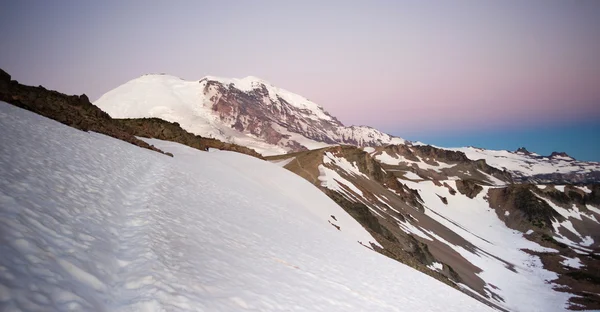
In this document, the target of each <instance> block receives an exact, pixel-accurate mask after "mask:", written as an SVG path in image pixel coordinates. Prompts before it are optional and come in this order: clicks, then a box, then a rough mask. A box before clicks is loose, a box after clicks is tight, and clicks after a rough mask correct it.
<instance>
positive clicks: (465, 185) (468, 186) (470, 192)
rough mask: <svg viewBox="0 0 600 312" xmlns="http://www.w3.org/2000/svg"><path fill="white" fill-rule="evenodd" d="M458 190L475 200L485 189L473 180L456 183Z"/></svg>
mask: <svg viewBox="0 0 600 312" xmlns="http://www.w3.org/2000/svg"><path fill="white" fill-rule="evenodd" d="M456 189H457V190H458V191H459V192H460V193H461V194H463V195H465V196H467V197H469V198H475V196H477V195H478V194H479V193H480V192H481V191H483V187H481V185H479V184H477V182H476V181H473V180H457V181H456Z"/></svg>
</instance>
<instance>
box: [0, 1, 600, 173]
mask: <svg viewBox="0 0 600 312" xmlns="http://www.w3.org/2000/svg"><path fill="white" fill-rule="evenodd" d="M0 42H2V49H0V68H3V69H4V70H6V71H8V72H9V73H10V74H11V75H12V76H13V78H14V79H17V80H19V81H20V82H22V83H25V84H31V85H43V86H45V87H47V88H49V89H57V90H59V91H62V92H65V93H71V94H81V93H85V94H87V95H88V96H89V97H90V99H92V100H95V99H97V98H98V97H99V96H101V95H102V94H103V93H105V92H107V91H109V90H111V89H112V88H115V87H117V86H118V85H120V84H122V83H125V82H126V81H128V80H130V79H133V78H136V77H138V76H140V75H142V74H146V73H159V72H164V73H169V74H172V75H175V76H179V77H182V78H184V79H190V80H192V79H193V80H196V79H200V78H202V77H203V76H206V75H215V76H223V77H245V76H249V75H252V76H257V77H260V78H262V79H265V80H268V81H270V82H271V83H273V84H274V85H276V86H279V87H282V88H285V89H288V90H290V91H293V92H295V93H298V94H301V95H303V96H305V97H307V98H309V99H311V100H312V101H314V102H316V103H318V104H320V105H322V106H323V107H324V108H325V109H326V110H327V111H329V112H330V113H331V114H332V115H334V116H337V117H338V119H340V120H341V121H342V122H343V123H344V124H347V125H351V124H359V125H370V126H374V127H376V128H378V129H380V130H383V131H386V132H388V133H391V134H394V135H398V136H401V137H404V138H407V139H411V140H420V141H423V142H425V143H431V144H436V145H440V146H457V145H476V146H481V147H486V148H496V149H510V150H513V149H516V148H517V147H519V146H526V147H528V148H529V149H530V150H532V151H535V152H538V153H541V154H549V153H550V152H552V151H553V150H559V151H566V152H567V153H569V154H571V155H572V156H574V157H576V158H579V159H583V160H596V161H600V57H599V56H600V1H597V0H590V1H583V0H581V1H552V0H543V1H533V0H531V1H512V0H508V1H474V0H473V1H399V0H390V1H364V0H363V1H333V0H332V1H260V0H259V1H241V0H240V1H228V0H225V1H200V0H194V1H183V0H180V1H158V0H156V1H153V0H146V1H134V0H128V1H77V0H72V1H62V0H54V1H46V0H44V1H33V0H30V1H10V0H4V1H2V5H1V9H0ZM574 142H575V143H577V144H574Z"/></svg>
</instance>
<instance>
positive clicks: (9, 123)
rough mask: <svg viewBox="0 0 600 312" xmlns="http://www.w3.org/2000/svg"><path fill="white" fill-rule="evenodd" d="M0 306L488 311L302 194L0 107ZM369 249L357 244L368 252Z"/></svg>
mask: <svg viewBox="0 0 600 312" xmlns="http://www.w3.org/2000/svg"><path fill="white" fill-rule="evenodd" d="M0 129H2V135H3V136H2V138H3V139H2V148H1V149H0V177H1V179H0V242H1V244H0V310H2V311H246V310H247V311H488V310H491V309H490V308H489V307H487V306H485V305H483V304H482V303H480V302H478V301H476V300H474V299H473V298H470V297H469V296H466V295H464V294H462V293H461V292H459V291H457V290H455V289H453V288H451V287H449V286H446V285H444V284H442V283H439V282H438V281H436V280H435V279H433V278H431V277H429V276H427V275H424V274H421V273H420V272H418V271H416V270H414V269H412V268H410V267H408V266H405V265H403V264H401V263H398V262H396V261H394V260H391V259H389V258H388V257H385V256H383V255H381V254H379V253H377V252H374V251H373V250H372V249H371V248H376V247H377V246H378V244H377V243H376V241H375V239H374V238H373V237H372V236H371V235H370V234H369V233H368V232H367V231H365V230H364V229H363V228H362V227H361V226H360V224H359V223H358V222H357V221H355V220H354V219H353V218H352V217H351V216H350V215H348V214H347V213H346V212H345V211H344V210H342V209H341V208H340V207H339V206H338V205H336V204H335V203H334V202H333V201H332V200H331V199H329V198H328V197H327V196H325V194H323V193H322V192H320V191H319V190H318V189H317V188H315V187H314V186H313V185H311V184H310V183H308V182H306V181H305V180H303V179H302V178H300V177H298V176H296V175H295V174H293V173H291V172H288V171H287V170H284V169H282V168H280V167H278V166H277V165H273V164H270V163H268V162H265V161H262V160H259V159H257V158H253V157H250V156H247V155H243V154H239V153H233V152H222V151H215V152H203V151H199V150H197V149H193V148H190V147H187V146H183V145H180V144H177V143H172V142H164V141H158V140H152V139H146V140H147V141H148V142H149V143H151V144H153V145H155V146H157V147H159V148H160V149H162V150H164V151H168V152H171V153H173V154H174V155H175V156H174V157H169V156H166V155H163V154H160V153H156V152H154V151H150V150H148V149H143V148H139V147H137V146H134V145H132V144H129V143H126V142H124V141H121V140H117V139H114V138H111V137H108V136H105V135H101V134H98V133H94V132H84V131H80V130H77V129H74V128H70V127H68V126H65V125H63V124H60V123H58V122H56V121H53V120H50V119H47V118H45V117H42V116H39V115H36V114H34V113H32V112H29V111H25V110H23V109H21V108H17V107H15V106H12V105H9V104H6V103H4V102H0ZM371 243H372V244H371Z"/></svg>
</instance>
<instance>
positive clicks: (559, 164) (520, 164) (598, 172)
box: [448, 147, 600, 184]
mask: <svg viewBox="0 0 600 312" xmlns="http://www.w3.org/2000/svg"><path fill="white" fill-rule="evenodd" d="M448 150H453V151H459V152H462V153H464V154H465V155H466V156H467V157H468V158H469V159H472V160H479V159H483V160H485V161H486V163H487V164H489V165H490V166H493V167H496V168H498V169H506V170H507V171H508V172H510V173H511V174H512V176H513V179H514V180H515V181H517V182H531V183H551V184H552V183H554V184H565V183H600V162H591V161H578V160H576V159H574V158H573V157H571V156H569V155H567V154H566V153H564V152H562V153H558V152H554V153H552V154H551V155H549V156H541V155H539V154H536V153H532V152H529V151H527V150H526V149H525V148H519V149H518V150H517V151H514V152H513V151H506V150H502V151H496V150H487V149H483V148H477V147H462V148H452V149H448Z"/></svg>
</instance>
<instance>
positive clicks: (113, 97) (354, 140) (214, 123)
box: [95, 74, 406, 155]
mask: <svg viewBox="0 0 600 312" xmlns="http://www.w3.org/2000/svg"><path fill="white" fill-rule="evenodd" d="M95 104H96V105H97V106H98V107H100V108H102V109H103V110H105V111H106V112H107V113H109V114H110V115H111V116H112V117H114V118H142V117H156V118H161V119H164V120H167V121H170V122H177V123H179V124H180V125H181V127H182V128H184V129H185V130H187V131H189V132H192V133H194V134H196V135H201V136H207V137H212V138H216V139H219V140H223V141H226V142H229V143H236V144H242V145H245V146H247V147H249V148H252V149H255V150H257V151H258V152H259V153H261V154H263V155H274V154H285V153H287V152H290V151H300V150H306V149H316V148H322V147H325V146H329V145H332V144H351V145H357V146H380V145H386V144H404V143H405V142H406V141H405V140H403V139H401V138H398V137H394V136H391V135H388V134H385V133H383V132H381V131H378V130H376V129H373V128H370V127H361V126H358V127H357V126H355V127H346V126H344V125H343V124H342V123H341V122H340V121H339V120H337V119H336V118H335V117H333V116H331V115H330V114H329V113H328V112H327V111H325V110H324V109H323V107H322V106H320V105H318V104H316V103H314V102H312V101H310V100H308V99H307V98H305V97H303V96H301V95H298V94H296V93H293V92H290V91H287V90H285V89H282V88H279V87H276V86H274V85H273V84H271V83H270V82H268V81H266V80H263V79H261V78H259V77H256V76H246V77H244V78H222V77H217V76H205V77H203V78H202V79H200V80H192V81H187V80H184V79H181V78H178V77H174V76H169V75H165V74H160V75H156V74H151V75H145V76H143V77H140V78H138V79H134V80H132V81H129V82H127V83H125V84H124V85H122V86H120V87H117V88H115V89H114V90H111V91H109V92H107V93H106V94H105V95H103V96H102V97H101V98H100V99H98V100H97V101H96V102H95Z"/></svg>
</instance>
